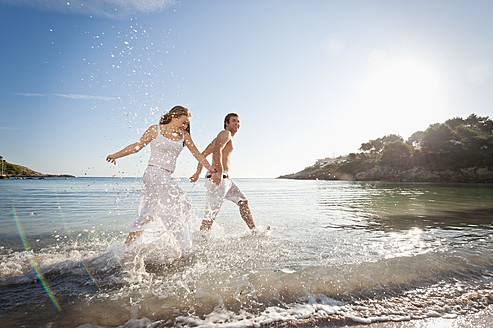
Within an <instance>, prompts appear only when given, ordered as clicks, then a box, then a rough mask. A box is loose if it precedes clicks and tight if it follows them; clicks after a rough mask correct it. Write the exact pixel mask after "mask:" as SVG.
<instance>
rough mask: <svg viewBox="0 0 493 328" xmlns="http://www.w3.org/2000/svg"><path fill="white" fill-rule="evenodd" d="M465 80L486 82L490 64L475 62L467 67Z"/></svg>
mask: <svg viewBox="0 0 493 328" xmlns="http://www.w3.org/2000/svg"><path fill="white" fill-rule="evenodd" d="M465 75H466V76H465V78H466V81H467V82H468V83H471V84H481V83H483V82H486V81H487V80H488V79H489V78H490V76H491V66H490V65H488V64H477V65H473V66H471V67H469V68H468V69H467V70H466V74H465Z"/></svg>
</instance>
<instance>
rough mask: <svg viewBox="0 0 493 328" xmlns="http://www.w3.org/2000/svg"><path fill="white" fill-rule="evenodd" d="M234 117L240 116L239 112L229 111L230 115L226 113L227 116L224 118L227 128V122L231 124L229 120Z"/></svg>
mask: <svg viewBox="0 0 493 328" xmlns="http://www.w3.org/2000/svg"><path fill="white" fill-rule="evenodd" d="M232 117H240V116H239V115H238V114H236V113H229V114H228V115H226V117H225V118H224V128H225V129H226V123H228V124H229V120H230V119H231V118H232Z"/></svg>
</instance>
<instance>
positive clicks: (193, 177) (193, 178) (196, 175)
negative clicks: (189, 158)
mask: <svg viewBox="0 0 493 328" xmlns="http://www.w3.org/2000/svg"><path fill="white" fill-rule="evenodd" d="M199 178H200V173H197V172H195V173H194V175H192V176H191V177H190V182H197V180H198V179H199Z"/></svg>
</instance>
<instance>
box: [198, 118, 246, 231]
mask: <svg viewBox="0 0 493 328" xmlns="http://www.w3.org/2000/svg"><path fill="white" fill-rule="evenodd" d="M239 128H240V117H239V116H238V114H235V113H230V114H228V115H226V117H225V118H224V130H222V131H221V132H219V134H218V135H217V137H216V138H215V139H214V140H212V142H211V143H210V144H209V145H208V146H207V148H205V150H204V151H203V152H202V155H204V157H207V156H209V155H210V154H212V167H213V170H212V171H208V172H207V174H206V176H205V177H206V178H207V180H206V182H205V187H206V188H207V205H206V210H205V216H204V220H203V221H202V225H201V226H200V230H203V231H204V230H205V231H208V230H210V229H211V227H212V223H214V220H215V219H216V216H217V214H218V213H219V211H220V210H221V206H222V204H223V202H224V199H228V200H230V201H232V202H233V203H235V204H236V205H238V206H239V208H240V215H241V218H242V219H243V221H245V223H246V224H247V226H248V228H250V229H251V230H252V232H253V231H255V230H254V229H255V223H254V222H253V218H252V213H251V212H250V207H248V199H247V198H246V197H245V195H244V194H243V193H242V192H241V190H240V188H238V186H237V185H236V183H235V182H234V181H233V180H231V179H230V178H229V175H228V171H229V168H230V162H231V154H232V153H233V137H234V135H235V134H236V132H238V129H239ZM202 167H203V166H202V164H200V163H199V165H197V172H195V174H194V175H193V176H192V177H191V178H190V181H192V182H195V181H197V180H198V178H199V176H200V172H202Z"/></svg>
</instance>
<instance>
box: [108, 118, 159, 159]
mask: <svg viewBox="0 0 493 328" xmlns="http://www.w3.org/2000/svg"><path fill="white" fill-rule="evenodd" d="M156 136H157V126H156V125H153V126H151V127H149V128H148V129H147V130H146V132H144V134H143V135H142V137H141V138H140V140H139V141H137V142H134V143H133V144H131V145H128V146H127V147H125V148H123V149H122V150H120V151H118V152H116V153H114V154H111V155H108V157H106V161H107V162H110V163H113V164H116V160H117V159H118V158H121V157H124V156H127V155H130V154H135V153H137V152H139V151H140V150H141V149H142V148H144V147H145V146H146V145H147V144H148V143H149V142H151V141H152V139H154V138H155V137H156Z"/></svg>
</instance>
